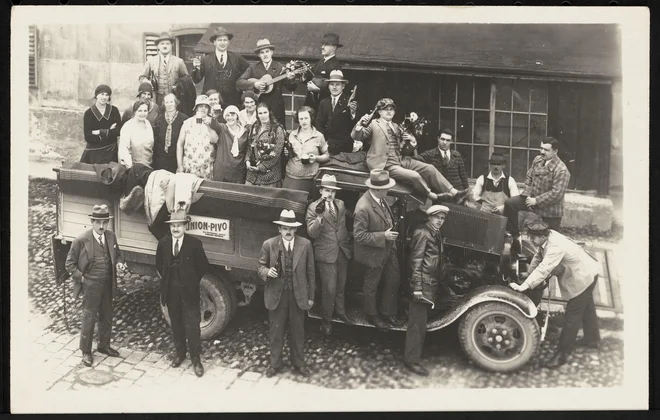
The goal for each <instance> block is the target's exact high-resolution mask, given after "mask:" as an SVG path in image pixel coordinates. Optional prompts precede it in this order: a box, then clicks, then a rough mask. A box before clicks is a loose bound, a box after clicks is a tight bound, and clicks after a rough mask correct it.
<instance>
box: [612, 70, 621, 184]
mask: <svg viewBox="0 0 660 420" xmlns="http://www.w3.org/2000/svg"><path fill="white" fill-rule="evenodd" d="M621 95H622V92H621V81H620V80H618V81H615V82H614V83H612V127H611V132H612V145H611V149H610V193H622V192H623V102H622V99H621Z"/></svg>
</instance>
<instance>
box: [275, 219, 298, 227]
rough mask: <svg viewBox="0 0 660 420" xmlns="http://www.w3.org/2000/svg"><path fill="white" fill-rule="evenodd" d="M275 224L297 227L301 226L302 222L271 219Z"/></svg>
mask: <svg viewBox="0 0 660 420" xmlns="http://www.w3.org/2000/svg"><path fill="white" fill-rule="evenodd" d="M273 223H275V224H276V225H280V226H288V227H299V226H302V223H300V222H280V221H279V220H275V221H273Z"/></svg>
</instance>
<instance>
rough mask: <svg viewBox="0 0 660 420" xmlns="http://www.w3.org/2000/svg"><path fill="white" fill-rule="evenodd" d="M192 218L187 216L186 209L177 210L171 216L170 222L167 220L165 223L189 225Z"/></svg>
mask: <svg viewBox="0 0 660 420" xmlns="http://www.w3.org/2000/svg"><path fill="white" fill-rule="evenodd" d="M189 221H190V217H189V216H188V215H187V214H186V211H185V210H184V209H179V210H175V211H173V212H172V214H170V220H166V221H165V223H188V222H189Z"/></svg>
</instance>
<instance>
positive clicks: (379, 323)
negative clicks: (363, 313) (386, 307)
mask: <svg viewBox="0 0 660 420" xmlns="http://www.w3.org/2000/svg"><path fill="white" fill-rule="evenodd" d="M367 321H368V322H369V323H370V324H372V325H373V326H375V327H376V328H378V329H379V330H382V331H386V330H389V329H390V326H389V325H387V324H386V323H385V321H383V320H382V319H381V318H380V316H378V315H367Z"/></svg>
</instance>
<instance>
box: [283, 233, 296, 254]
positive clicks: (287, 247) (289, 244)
mask: <svg viewBox="0 0 660 420" xmlns="http://www.w3.org/2000/svg"><path fill="white" fill-rule="evenodd" d="M295 240H296V237H295V236H294V237H293V239H291V240H290V241H287V240H286V239H284V238H282V242H283V243H284V250H285V251H286V250H290V251H291V252H293V241H295Z"/></svg>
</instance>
